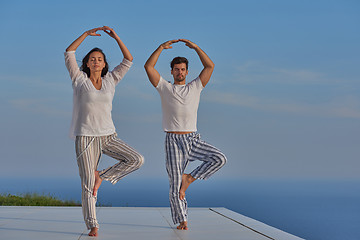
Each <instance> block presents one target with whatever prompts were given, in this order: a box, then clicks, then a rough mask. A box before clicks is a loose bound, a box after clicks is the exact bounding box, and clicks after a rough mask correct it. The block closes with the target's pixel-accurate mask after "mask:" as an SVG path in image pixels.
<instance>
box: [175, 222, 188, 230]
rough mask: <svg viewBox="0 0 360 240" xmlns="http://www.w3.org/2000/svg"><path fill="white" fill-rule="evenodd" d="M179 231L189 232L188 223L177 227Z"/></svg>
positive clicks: (182, 223)
mask: <svg viewBox="0 0 360 240" xmlns="http://www.w3.org/2000/svg"><path fill="white" fill-rule="evenodd" d="M176 228H177V229H179V230H188V227H187V221H184V222H181V223H180V225H179V226H177V227H176Z"/></svg>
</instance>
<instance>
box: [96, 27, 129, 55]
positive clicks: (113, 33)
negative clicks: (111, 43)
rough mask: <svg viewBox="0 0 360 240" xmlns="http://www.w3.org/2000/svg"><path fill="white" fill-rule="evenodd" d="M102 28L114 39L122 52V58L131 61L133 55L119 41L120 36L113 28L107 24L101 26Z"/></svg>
mask: <svg viewBox="0 0 360 240" xmlns="http://www.w3.org/2000/svg"><path fill="white" fill-rule="evenodd" d="M102 30H104V32H106V33H107V34H108V35H109V36H110V37H112V38H114V39H115V40H116V42H117V43H118V45H119V47H120V50H121V52H122V54H123V55H124V58H126V59H127V60H129V61H130V62H132V60H133V59H134V58H133V56H132V55H131V53H130V51H129V49H128V48H127V47H126V46H125V44H124V43H123V41H121V39H120V37H119V36H118V35H117V34H116V32H115V31H114V29H112V28H110V27H108V26H104V27H102Z"/></svg>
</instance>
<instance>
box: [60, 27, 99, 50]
mask: <svg viewBox="0 0 360 240" xmlns="http://www.w3.org/2000/svg"><path fill="white" fill-rule="evenodd" d="M99 30H103V28H102V27H98V28H94V29H91V30H88V31H86V32H84V33H83V34H82V35H81V36H80V37H78V38H77V39H76V40H75V41H74V42H72V43H71V44H70V46H68V47H67V48H66V52H70V51H76V49H77V48H78V47H79V46H80V44H81V43H82V42H83V41H84V40H85V38H86V37H87V36H101V35H100V34H98V33H96V32H97V31H99Z"/></svg>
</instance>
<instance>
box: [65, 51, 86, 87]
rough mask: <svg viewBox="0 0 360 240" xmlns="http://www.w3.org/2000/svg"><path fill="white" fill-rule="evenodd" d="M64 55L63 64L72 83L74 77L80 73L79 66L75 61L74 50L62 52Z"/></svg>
mask: <svg viewBox="0 0 360 240" xmlns="http://www.w3.org/2000/svg"><path fill="white" fill-rule="evenodd" d="M64 56H65V66H66V68H67V70H68V71H69V74H70V78H71V81H72V82H73V83H74V82H75V80H76V78H78V77H79V76H80V75H82V71H80V69H79V66H78V64H77V62H76V57H75V51H69V52H65V53H64Z"/></svg>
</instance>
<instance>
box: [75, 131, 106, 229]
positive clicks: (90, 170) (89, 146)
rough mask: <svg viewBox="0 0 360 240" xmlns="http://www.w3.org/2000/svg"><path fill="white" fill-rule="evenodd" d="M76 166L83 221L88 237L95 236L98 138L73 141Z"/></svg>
mask: <svg viewBox="0 0 360 240" xmlns="http://www.w3.org/2000/svg"><path fill="white" fill-rule="evenodd" d="M75 149H76V156H77V164H78V166H79V175H80V178H81V188H82V194H81V202H82V211H83V216H84V221H85V224H86V226H87V228H88V229H91V232H90V233H89V235H91V236H97V230H98V228H99V224H98V222H97V219H96V200H97V198H96V196H94V194H93V189H94V184H95V170H96V168H97V165H98V163H99V158H100V155H101V150H100V143H99V138H97V137H87V136H78V137H76V140H75Z"/></svg>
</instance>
